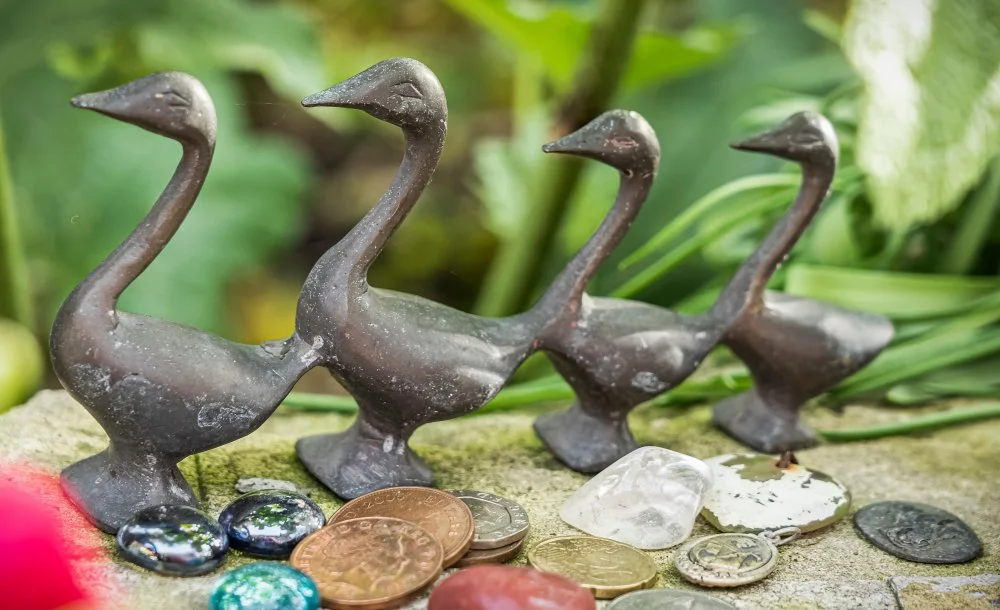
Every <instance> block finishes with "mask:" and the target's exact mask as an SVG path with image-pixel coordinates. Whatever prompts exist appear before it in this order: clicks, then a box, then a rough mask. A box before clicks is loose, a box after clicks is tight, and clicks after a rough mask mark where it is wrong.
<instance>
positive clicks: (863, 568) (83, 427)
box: [0, 391, 1000, 610]
mask: <svg viewBox="0 0 1000 610" xmlns="http://www.w3.org/2000/svg"><path fill="white" fill-rule="evenodd" d="M961 405H962V403H961V402H956V403H954V404H952V405H949V406H961ZM941 409H942V407H924V408H911V409H906V413H905V414H901V413H900V411H899V410H898V409H885V408H876V407H866V406H848V407H846V408H845V410H844V411H843V413H836V412H833V411H830V410H826V409H811V410H807V411H806V413H805V414H804V416H805V418H806V419H807V420H808V421H809V423H810V424H811V425H812V426H813V427H815V428H818V429H824V428H835V427H841V428H845V427H851V428H855V427H864V426H873V425H883V424H888V423H890V422H893V421H898V420H899V418H900V417H905V416H916V415H926V414H930V413H934V412H937V411H940V410H941ZM539 412H540V409H534V410H530V411H527V412H524V413H498V414H487V415H481V416H472V417H465V418H461V419H458V420H453V421H448V422H440V423H435V424H431V425H429V426H425V427H423V428H421V429H420V430H418V431H417V433H416V434H415V435H414V437H413V444H414V445H415V447H416V449H417V450H418V451H419V452H420V454H421V455H422V456H424V457H425V458H426V459H427V461H428V463H429V464H430V465H431V467H432V468H433V469H434V471H435V474H436V475H437V477H438V485H439V486H440V487H441V488H442V489H461V488H469V489H482V490H485V491H490V492H493V493H496V494H499V495H502V496H505V497H508V498H510V499H512V500H515V501H517V502H519V503H520V504H521V505H522V506H524V508H525V510H526V511H527V512H528V516H529V517H530V519H531V523H532V530H531V533H529V534H528V540H527V542H526V544H527V546H528V547H530V546H532V545H534V544H536V543H537V542H539V541H541V540H542V539H545V538H548V537H551V536H555V535H564V534H573V533H575V532H576V530H574V529H573V528H571V527H570V526H568V525H566V524H565V523H564V522H563V521H562V520H561V519H560V518H559V507H560V506H561V505H562V504H563V502H565V501H566V499H567V498H568V497H569V496H570V495H572V494H573V492H575V491H576V490H577V489H578V488H579V487H580V485H582V484H583V483H584V482H585V481H586V480H587V479H588V477H587V476H585V475H580V474H577V473H574V472H572V471H570V470H569V469H567V468H565V467H564V466H562V465H560V464H559V463H558V462H557V461H556V460H555V458H553V457H551V455H550V454H549V453H548V452H547V451H546V450H545V448H544V447H543V446H542V444H541V442H540V441H538V440H537V438H536V437H535V436H534V433H533V432H532V430H531V422H532V421H533V419H534V417H535V416H536V415H537V414H538V413H539ZM350 421H351V417H349V416H342V415H332V414H317V413H308V414H304V413H295V412H292V411H286V410H282V409H279V411H278V412H277V413H276V414H275V416H274V417H272V418H271V419H270V420H268V422H267V423H265V424H264V425H263V426H262V427H261V428H260V430H258V431H257V432H255V433H254V434H252V435H250V436H248V437H246V438H243V439H240V440H239V441H237V442H235V443H232V444H230V445H226V446H224V447H220V448H218V449H214V450H212V451H209V452H207V453H204V454H201V455H199V456H194V457H193V458H191V459H188V460H185V461H184V462H183V463H182V464H181V470H182V472H183V473H184V475H185V476H186V477H187V478H188V480H189V481H191V484H192V486H193V487H194V489H195V491H196V493H197V494H198V496H199V497H200V499H201V500H202V508H203V510H205V511H206V512H208V513H209V514H210V515H212V516H216V515H218V513H219V511H220V510H221V509H222V508H223V507H225V506H226V505H227V504H229V503H230V502H231V501H233V500H234V499H235V498H236V497H237V495H238V494H237V493H236V491H235V490H234V489H233V485H234V484H235V483H236V481H237V480H238V479H239V478H241V477H250V476H262V475H263V476H267V477H273V478H276V479H283V480H287V481H291V482H293V483H295V484H296V485H297V486H298V487H299V489H302V488H306V489H316V492H315V493H314V494H313V500H314V501H316V503H317V504H319V505H320V507H322V508H323V510H324V512H325V513H326V514H332V512H333V511H334V510H335V509H336V508H337V507H338V506H339V505H340V502H339V501H338V500H336V499H335V498H334V497H333V496H332V495H331V494H330V493H329V492H327V491H325V490H323V489H320V486H319V485H318V484H317V483H316V481H315V480H313V479H312V478H311V477H310V476H309V475H308V474H307V473H306V472H305V470H304V469H303V468H302V466H301V465H300V464H299V463H298V461H297V460H296V459H295V454H294V448H293V447H294V443H295V439H296V438H298V437H299V436H302V435H305V434H314V433H316V432H327V431H329V432H333V431H337V430H343V429H344V428H346V427H347V425H348V424H349V423H350ZM630 422H631V426H632V428H633V430H634V431H635V434H636V438H637V439H638V441H639V443H640V444H655V445H660V446H664V447H667V448H670V449H672V450H675V451H679V452H681V453H686V454H688V455H693V456H695V457H698V458H708V457H711V456H714V455H719V454H723V453H737V452H741V451H743V449H742V448H741V447H740V446H739V445H738V444H737V443H736V442H735V441H733V440H731V439H729V438H728V437H726V436H725V435H723V434H722V433H720V432H718V431H717V430H714V429H713V426H712V424H711V411H710V409H708V408H706V407H695V408H688V409H680V408H658V407H649V406H647V407H641V408H639V409H637V410H636V411H635V412H633V414H632V415H631V417H630ZM997 438H1000V420H994V421H985V422H980V423H977V424H973V425H968V426H962V427H956V428H950V429H946V430H940V431H937V432H934V433H931V434H922V435H915V436H908V437H897V438H886V439H879V440H874V441H865V442H860V443H850V444H839V445H838V444H825V445H821V446H819V447H816V448H814V449H809V450H807V451H802V452H800V453H799V454H798V456H799V458H800V459H801V460H802V461H803V462H805V463H807V464H808V465H809V466H810V467H811V468H816V469H819V470H822V471H824V472H827V473H829V474H831V475H833V476H835V477H837V479H838V480H840V481H841V482H843V483H844V484H845V485H846V486H847V487H848V488H849V489H850V490H851V491H852V492H853V495H854V502H855V504H856V505H857V506H864V505H866V504H870V503H872V502H877V501H880V500H912V501H917V502H926V503H928V504H932V505H936V506H948V507H950V508H951V509H952V510H954V511H955V512H956V513H958V514H961V515H962V518H963V519H964V520H965V521H966V522H967V523H968V524H969V525H970V526H971V527H972V528H973V529H975V530H976V532H977V533H978V534H979V536H980V538H981V539H982V541H983V544H984V553H983V556H982V557H980V558H979V559H977V560H975V561H972V562H969V563H967V564H958V565H950V566H935V565H929V564H918V563H912V562H908V561H904V560H901V559H897V558H895V557H892V556H889V555H887V554H886V553H884V552H882V551H880V550H878V549H876V548H874V547H872V546H871V545H870V544H868V543H867V542H865V541H864V540H862V539H861V538H860V537H859V536H858V535H857V534H856V532H855V529H854V525H853V524H852V523H851V522H850V520H848V519H845V520H843V521H841V522H838V523H836V524H834V525H832V526H830V527H829V528H826V529H824V530H822V531H819V532H816V533H813V534H808V535H806V536H803V537H802V538H801V539H799V540H796V541H795V542H794V543H792V544H788V545H785V546H783V547H781V553H780V557H779V559H778V567H777V569H776V570H775V571H774V573H772V574H771V576H769V577H768V578H767V579H766V580H764V581H762V582H760V583H756V584H753V585H747V586H745V587H740V588H739V589H736V590H734V591H726V592H719V593H716V592H712V595H715V596H717V597H719V598H721V599H724V600H726V601H728V602H729V603H731V604H733V605H734V606H736V607H738V608H747V609H749V608H836V609H839V608H893V607H895V606H896V601H895V598H894V596H893V594H892V591H891V590H890V588H889V584H888V581H889V578H891V577H893V576H927V577H931V576H971V575H979V574H984V573H1000V547H998V542H997V541H998V540H1000V520H998V519H997V518H996V511H997V507H998V506H1000V486H997V485H986V484H983V476H984V473H993V472H998V471H1000V443H997V442H996V439H997ZM106 442H107V439H106V437H105V436H104V434H103V432H102V431H101V429H100V427H99V426H98V425H97V424H96V423H95V422H94V421H93V420H92V419H91V418H90V416H89V415H87V413H86V411H84V410H83V408H82V407H80V406H79V405H77V404H76V403H74V402H73V400H72V399H70V398H69V397H68V396H67V395H66V394H65V393H63V392H51V391H50V392H42V393H40V394H38V395H37V396H36V397H35V398H34V399H33V400H32V401H31V402H30V403H29V404H27V405H25V406H23V407H19V408H15V409H14V410H12V411H10V412H8V413H6V414H3V415H2V416H0V460H11V461H22V462H30V463H32V464H34V465H35V466H36V467H38V468H46V469H48V470H49V471H50V474H57V473H58V470H59V469H60V468H62V467H64V466H66V465H67V464H70V463H72V462H73V461H75V460H78V459H80V458H81V457H85V456H87V455H90V454H93V453H95V452H97V451H99V450H100V449H102V448H103V447H104V446H105V443H106ZM6 474H7V473H6V471H5V470H4V469H3V467H2V466H0V478H6ZM53 480H58V477H55V478H54V479H53ZM53 489H55V490H56V491H58V486H53ZM46 497H51V498H52V501H53V503H58V502H59V500H60V498H59V497H58V494H57V493H53V494H49V495H47V496H46ZM59 510H60V511H67V512H72V511H73V509H72V508H70V507H67V506H65V505H64V504H60V506H59ZM73 514H74V515H77V513H75V512H74V513H73ZM68 522H71V523H74V524H76V527H77V528H78V529H79V533H77V534H75V537H76V538H77V539H86V538H89V537H93V536H99V537H100V538H99V540H103V541H104V550H105V552H106V555H105V557H106V558H105V559H99V560H98V559H90V558H82V557H81V558H80V559H79V560H78V562H77V566H78V567H79V569H80V571H81V572H83V573H84V574H85V575H86V577H85V579H84V581H83V582H84V584H85V586H87V587H89V588H90V589H91V590H92V591H94V592H95V593H96V594H98V595H100V596H101V597H102V598H103V599H104V600H107V601H108V602H109V604H108V608H114V609H118V608H122V609H124V610H131V609H133V608H136V609H138V608H142V609H143V610H158V609H164V610H168V609H169V610H173V609H174V608H185V610H187V609H189V608H190V609H191V610H206V609H207V608H208V598H209V594H210V593H211V591H212V587H213V585H214V584H215V581H216V577H217V574H218V573H217V574H216V575H209V576H203V577H197V578H189V579H185V580H182V581H179V580H177V579H172V578H164V577H161V576H158V575H155V574H152V573H150V572H148V571H146V570H142V569H140V568H138V567H136V566H133V565H132V564H129V563H126V562H124V561H123V560H121V559H120V558H118V556H117V549H116V547H115V543H114V540H113V537H111V536H107V535H104V534H99V533H97V532H96V531H95V530H94V529H93V528H92V527H90V526H89V525H87V524H85V523H84V522H83V520H82V519H80V518H76V519H73V520H68ZM715 532H716V530H715V529H714V528H713V527H712V526H710V525H709V524H707V523H705V522H704V521H703V520H701V519H699V520H698V521H697V522H696V523H695V529H694V532H693V535H695V536H704V535H708V534H713V533H715ZM673 553H674V550H666V551H653V552H651V553H650V555H651V556H652V557H653V558H654V559H655V561H656V563H657V565H659V566H660V575H659V578H658V580H657V582H656V584H655V586H658V587H679V588H689V589H690V588H692V587H691V586H690V585H687V584H684V583H682V582H681V579H680V576H679V575H678V574H677V573H676V572H675V571H674V570H673V568H672V567H670V566H671V565H672V560H673ZM524 555H525V554H523V553H522V555H521V557H520V558H518V560H517V562H518V563H524V562H525V556H524ZM251 561H253V560H251V559H249V558H244V557H241V556H239V554H230V556H229V557H228V558H227V559H226V563H225V564H224V565H223V569H231V568H234V567H237V566H240V565H245V564H247V563H250V562H251ZM598 607H601V608H603V607H604V605H603V604H599V606H598ZM424 609H426V598H424V599H423V600H420V601H417V602H415V603H414V604H412V605H410V606H408V607H406V610H424Z"/></svg>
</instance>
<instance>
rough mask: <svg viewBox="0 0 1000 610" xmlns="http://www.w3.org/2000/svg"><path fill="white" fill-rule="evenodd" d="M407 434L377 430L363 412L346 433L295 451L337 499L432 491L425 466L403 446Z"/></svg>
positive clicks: (311, 440)
mask: <svg viewBox="0 0 1000 610" xmlns="http://www.w3.org/2000/svg"><path fill="white" fill-rule="evenodd" d="M412 433H413V431H412V430H406V431H404V432H403V433H402V434H399V432H398V430H397V432H396V433H389V432H385V431H383V430H381V429H379V428H378V427H377V426H376V425H375V424H374V423H373V422H372V420H371V418H369V417H367V416H366V414H365V409H364V408H363V407H362V408H360V409H359V410H358V417H357V419H356V420H355V421H354V424H352V425H351V427H350V428H348V429H347V430H345V431H344V432H339V433H335V434H319V435H316V436H307V437H304V438H300V439H299V440H298V441H297V442H296V443H295V452H296V453H297V454H298V456H299V460H300V461H301V462H302V463H303V464H304V465H305V467H306V469H307V470H308V471H309V472H310V473H312V475H313V476H314V477H316V478H317V479H319V480H320V482H322V483H323V484H324V485H326V486H327V487H328V488H330V489H331V490H332V491H333V493H335V494H337V495H338V496H340V497H341V498H345V499H352V498H357V497H358V496H361V495H364V494H366V493H368V492H371V491H375V490H377V489H382V488H385V487H398V486H403V485H414V486H421V487H431V486H432V485H433V484H434V476H433V474H432V473H431V469H430V467H429V466H428V465H427V463H426V462H424V461H423V460H422V459H420V457H419V456H418V455H417V454H416V453H414V452H413V450H412V449H410V446H409V444H408V443H409V439H410V435H411V434H412Z"/></svg>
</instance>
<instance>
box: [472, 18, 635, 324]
mask: <svg viewBox="0 0 1000 610" xmlns="http://www.w3.org/2000/svg"><path fill="white" fill-rule="evenodd" d="M645 4H646V0H604V2H603V6H602V8H601V12H600V14H599V15H598V18H597V20H596V21H595V24H594V29H593V32H592V33H591V36H590V40H589V42H588V44H587V48H586V49H585V50H584V53H583V56H582V57H581V60H580V64H579V67H578V69H577V75H576V86H575V87H574V88H573V89H572V90H571V91H570V92H569V94H568V95H567V96H566V98H565V101H564V102H563V103H562V104H561V105H560V109H559V111H558V113H557V118H556V124H555V126H554V128H553V132H554V133H556V134H559V135H563V134H565V133H569V132H571V131H574V130H576V129H579V128H580V127H581V126H583V125H584V124H585V123H586V122H587V121H589V120H591V119H593V118H594V117H595V116H596V115H598V114H599V113H600V112H601V111H603V110H604V109H605V108H606V107H607V105H608V104H609V103H610V102H611V99H612V98H613V97H614V95H615V92H616V91H617V90H618V86H619V84H620V83H621V80H622V77H623V76H624V74H625V70H626V68H627V67H628V62H629V58H630V57H631V55H632V45H633V43H634V41H635V37H636V32H637V31H638V26H639V17H640V15H641V13H642V9H643V7H644V6H645ZM547 163H548V165H549V167H548V168H547V171H546V172H545V173H544V175H545V176H547V182H546V188H545V189H543V190H542V191H541V192H540V193H539V196H538V198H537V199H536V200H535V201H533V202H531V203H530V204H529V205H528V210H529V212H528V213H527V214H526V215H525V218H524V220H523V224H522V226H521V227H519V229H518V231H517V232H516V234H515V237H514V238H512V239H510V240H508V241H507V242H505V243H504V244H503V245H502V246H501V247H500V252H499V253H498V254H497V256H496V259H495V260H494V261H493V264H492V266H491V268H490V270H489V273H488V275H487V277H486V281H485V282H484V284H483V289H482V291H481V293H480V295H479V298H478V299H477V302H476V306H475V312H476V313H477V314H479V315H482V316H491V317H500V316H506V315H511V314H514V313H517V312H519V311H522V310H524V309H525V308H526V307H527V306H528V304H529V302H530V300H531V298H532V296H533V293H534V290H535V287H536V286H537V285H538V284H539V283H540V282H541V278H542V274H543V273H544V271H545V261H546V259H547V256H548V255H549V254H550V252H552V250H553V242H554V241H555V237H556V234H557V232H558V228H559V227H560V226H561V225H562V223H563V220H564V217H565V215H566V212H567V207H568V205H569V201H570V200H571V198H572V196H573V193H574V192H575V190H576V188H577V185H578V183H579V181H580V176H581V174H582V171H583V160H582V159H579V158H576V157H562V158H553V159H549V160H547Z"/></svg>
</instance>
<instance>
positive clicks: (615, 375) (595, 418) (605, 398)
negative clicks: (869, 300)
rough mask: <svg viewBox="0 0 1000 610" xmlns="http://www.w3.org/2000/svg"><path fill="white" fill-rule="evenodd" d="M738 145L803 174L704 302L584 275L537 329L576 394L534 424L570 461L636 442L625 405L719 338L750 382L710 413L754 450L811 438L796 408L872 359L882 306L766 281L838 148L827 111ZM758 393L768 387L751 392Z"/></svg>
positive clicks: (884, 338)
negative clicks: (699, 306)
mask: <svg viewBox="0 0 1000 610" xmlns="http://www.w3.org/2000/svg"><path fill="white" fill-rule="evenodd" d="M734 147H735V148H738V149H741V150H748V151H756V152H763V153H766V154H770V155H773V156H778V157H781V158H784V159H788V160H790V161H793V162H796V163H798V164H799V165H801V166H802V168H803V178H802V184H801V187H800V190H799V194H798V196H797V198H796V200H795V202H794V203H793V204H792V206H791V208H790V209H789V211H788V212H787V213H786V214H785V216H784V217H783V218H782V220H781V221H780V222H779V223H778V225H777V226H776V227H775V228H774V229H773V230H772V231H771V233H770V234H769V235H768V236H767V238H766V239H765V240H764V242H763V243H762V244H761V245H760V246H759V247H758V248H757V250H756V251H755V252H754V253H753V254H751V255H750V257H748V259H747V260H746V261H745V262H744V263H743V265H742V266H741V267H740V268H739V270H738V271H737V272H736V274H735V275H734V276H733V278H732V279H731V280H730V282H729V283H728V285H727V286H726V287H725V288H724V289H723V291H722V293H721V294H720V296H719V299H718V300H717V301H716V303H715V305H713V307H712V308H711V310H710V311H709V312H707V313H706V314H703V315H697V316H687V315H682V314H678V313H675V312H673V311H670V310H666V309H662V308H659V307H654V306H652V305H646V304H643V303H637V302H632V301H626V300H621V299H606V298H591V297H589V296H587V295H586V294H585V293H584V292H583V288H584V287H585V284H584V286H581V287H578V290H577V291H576V292H574V294H573V298H574V299H575V300H574V301H571V302H570V303H569V306H568V307H567V312H566V314H564V316H563V317H562V318H561V319H560V321H559V325H552V326H550V327H549V328H548V329H547V330H546V333H545V334H543V336H542V344H543V347H544V349H545V350H546V352H547V353H548V354H549V355H550V356H551V358H552V361H553V364H554V365H555V368H556V370H558V371H559V373H560V374H562V376H563V377H564V378H565V379H566V380H567V382H568V383H569V384H570V385H571V386H572V387H573V389H574V391H575V393H576V395H577V402H576V403H575V404H574V405H572V406H571V407H570V408H569V409H568V410H566V411H561V412H557V413H552V414H549V415H546V416H544V417H541V418H539V419H538V421H537V422H536V423H535V430H536V432H537V433H538V435H539V437H541V439H542V440H543V441H544V442H545V444H546V445H547V446H548V447H549V449H550V450H551V451H552V452H553V453H554V454H555V455H556V456H557V457H558V458H559V459H560V460H561V461H562V462H564V463H565V464H567V465H568V466H570V467H571V468H573V469H574V470H578V471H581V472H599V471H600V470H602V469H604V468H606V467H607V466H608V465H609V464H611V463H612V462H614V461H615V460H617V459H619V458H621V457H622V456H623V455H625V454H627V453H629V452H631V451H632V450H634V449H635V448H636V444H635V441H634V439H633V438H632V433H631V431H630V430H629V428H628V423H627V420H626V417H627V415H628V413H629V411H631V410H632V409H633V408H635V407H636V406H638V405H639V404H640V403H643V402H646V401H648V400H650V399H652V398H655V397H656V396H659V395H660V394H663V393H664V392H667V391H669V390H670V389H672V388H673V387H675V386H677V384H679V383H681V382H682V381H684V380H685V379H687V377H688V376H690V375H691V374H692V373H693V372H694V371H695V370H696V369H697V368H698V366H699V365H700V364H701V362H702V360H703V359H704V357H705V356H706V355H707V354H708V352H709V351H711V349H712V348H714V347H715V346H716V345H717V344H719V343H720V342H721V343H724V344H726V345H728V346H729V347H730V348H732V349H733V351H734V352H736V354H737V355H738V356H739V357H740V358H741V359H743V360H744V362H746V364H747V366H748V368H749V369H750V371H751V374H752V375H753V376H754V379H755V381H756V387H755V390H754V391H752V392H751V393H749V394H748V395H746V396H744V397H741V398H738V399H734V400H732V401H728V402H725V403H723V404H720V405H719V407H718V408H717V409H716V423H717V424H718V425H719V426H720V427H721V428H723V429H724V430H725V431H726V432H728V433H729V434H731V435H732V436H734V437H735V438H737V439H738V440H740V441H741V442H743V443H745V444H748V445H750V446H751V447H755V448H757V449H760V450H767V451H779V450H781V451H783V450H786V449H799V448H803V447H807V446H810V445H812V444H814V443H815V436H814V435H813V433H812V432H811V431H809V430H808V429H807V428H805V427H804V426H803V425H802V424H801V423H800V422H799V420H798V411H799V409H800V408H801V407H802V405H803V404H804V403H805V401H806V400H807V399H808V398H811V397H812V396H815V395H818V394H819V393H821V392H823V391H825V390H826V389H829V388H830V387H832V386H833V385H835V384H836V383H837V382H839V381H840V380H842V379H844V378H846V377H847V376H848V375H850V374H851V373H853V372H854V371H856V370H858V369H859V368H861V367H862V366H864V365H865V364H867V363H868V362H869V361H870V360H871V359H873V358H874V357H875V355H876V354H878V352H879V351H881V349H882V348H883V347H884V346H885V345H886V343H888V340H889V338H890V337H891V335H892V326H891V324H889V322H888V320H886V319H885V318H881V317H880V316H872V315H869V314H861V313H856V312H850V311H847V310H843V309H840V308H835V307H831V306H827V305H824V304H821V303H818V302H816V301H812V300H809V299H803V298H798V297H790V296H785V295H779V294H775V293H769V292H767V291H766V290H765V289H766V287H767V283H768V280H769V279H770V278H771V276H772V275H773V274H774V272H775V271H776V270H777V268H778V267H779V265H780V264H781V263H782V261H784V259H785V257H786V256H787V255H788V253H789V251H790V250H791V248H792V247H793V246H794V245H795V243H796V242H797V241H798V239H799V237H800V236H801V235H802V233H803V232H804V231H805V229H806V227H807V226H808V225H809V223H810V222H811V221H812V219H813V218H814V217H815V215H816V213H817V211H818V210H819V207H820V205H821V204H822V202H823V201H824V199H825V198H826V195H827V192H828V190H829V187H830V185H831V183H832V181H833V177H834V173H835V171H836V165H837V156H838V150H839V148H838V143H837V139H836V135H835V134H834V132H833V128H832V126H831V125H830V123H829V121H827V120H826V119H825V118H823V117H822V116H820V115H817V114H815V113H811V112H803V113H798V114H795V115H793V116H791V117H790V118H789V119H787V120H786V121H785V122H783V123H781V124H780V125H778V126H777V127H775V128H774V129H772V130H770V131H767V132H765V133H764V134H761V135H759V136H756V137H754V138H750V139H748V140H746V141H743V142H740V143H738V144H735V145H734ZM632 171H633V173H634V174H635V175H640V174H641V173H643V170H642V169H641V168H633V170H632ZM633 211H634V212H635V211H637V210H635V209H633ZM623 233H624V231H622V232H621V233H620V234H618V235H617V239H620V238H621V236H622V235H623ZM781 366H785V367H786V368H785V369H782V368H780V367H781ZM754 396H762V397H764V398H762V399H759V400H757V401H756V402H754V401H753V400H750V398H752V397H754ZM748 397H750V398H748Z"/></svg>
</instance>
